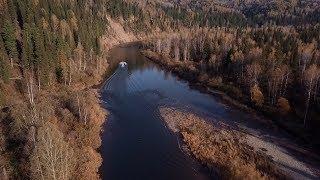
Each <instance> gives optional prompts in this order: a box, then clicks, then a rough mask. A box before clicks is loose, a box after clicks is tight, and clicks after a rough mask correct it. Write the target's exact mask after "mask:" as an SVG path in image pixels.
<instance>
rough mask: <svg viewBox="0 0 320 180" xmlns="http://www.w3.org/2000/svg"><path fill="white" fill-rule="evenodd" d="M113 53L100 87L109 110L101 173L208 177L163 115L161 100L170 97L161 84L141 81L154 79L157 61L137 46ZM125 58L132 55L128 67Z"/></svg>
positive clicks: (127, 177) (166, 179)
mask: <svg viewBox="0 0 320 180" xmlns="http://www.w3.org/2000/svg"><path fill="white" fill-rule="evenodd" d="M110 58H111V68H112V69H113V70H114V73H113V74H112V75H111V76H110V78H109V79H108V81H106V82H105V84H104V85H103V87H102V88H101V98H102V101H103V102H104V105H105V107H106V108H107V109H108V110H109V111H110V113H111V116H110V117H109V119H108V120H107V123H106V125H105V126H106V127H105V128H104V133H103V136H102V147H101V152H102V157H103V165H102V167H101V173H102V176H103V179H112V180H131V179H139V180H140V179H141V180H144V179H147V180H148V179H163V180H170V179H186V180H188V179H209V178H208V177H207V174H206V173H204V172H203V169H202V167H201V166H200V164H198V163H197V162H195V161H194V160H192V159H191V158H190V157H189V156H187V155H185V154H184V153H183V152H182V151H181V149H180V147H179V144H178V142H177V139H176V136H175V135H173V134H172V133H171V132H170V131H169V130H168V129H167V128H166V127H165V125H164V122H163V121H162V120H161V117H160V114H159V112H158V105H159V102H160V101H162V100H163V99H165V98H166V97H165V95H164V94H162V91H161V89H158V88H153V87H152V86H145V85H144V84H142V83H144V81H143V79H140V78H141V75H142V77H147V78H150V79H149V81H154V82H155V83H156V81H157V79H154V78H153V76H154V74H152V73H150V72H153V71H154V70H155V66H154V65H153V64H151V63H148V62H147V61H146V60H145V59H144V57H142V56H141V55H140V54H139V53H138V51H137V49H136V47H129V48H128V47H125V48H117V49H115V50H114V52H112V53H111V57H110ZM122 60H126V61H128V66H127V67H125V68H121V67H118V62H119V61H122ZM156 72H157V73H161V72H160V71H156ZM144 73H146V74H144ZM148 75H150V76H148ZM159 75H160V76H161V77H162V78H163V80H165V76H163V74H159Z"/></svg>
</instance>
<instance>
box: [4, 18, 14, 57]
mask: <svg viewBox="0 0 320 180" xmlns="http://www.w3.org/2000/svg"><path fill="white" fill-rule="evenodd" d="M1 36H2V38H3V41H4V45H5V48H6V51H7V53H8V54H9V56H10V58H13V59H14V60H16V61H17V60H18V50H17V43H16V37H15V29H14V26H13V24H12V22H10V21H9V20H6V21H5V24H4V26H3V28H2V32H1Z"/></svg>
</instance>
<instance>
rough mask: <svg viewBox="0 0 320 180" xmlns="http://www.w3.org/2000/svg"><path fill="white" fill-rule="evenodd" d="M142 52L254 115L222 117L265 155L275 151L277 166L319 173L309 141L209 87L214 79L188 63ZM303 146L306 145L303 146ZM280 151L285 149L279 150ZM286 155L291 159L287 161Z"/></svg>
mask: <svg viewBox="0 0 320 180" xmlns="http://www.w3.org/2000/svg"><path fill="white" fill-rule="evenodd" d="M142 53H143V54H144V55H145V56H146V57H148V59H149V60H151V61H153V62H155V63H156V64H158V65H160V66H161V67H163V68H164V69H167V70H169V71H170V72H172V73H173V74H175V75H176V76H178V77H179V78H181V79H184V80H187V81H188V82H189V85H190V86H196V87H197V89H199V90H201V91H203V92H205V93H208V94H212V95H214V96H215V97H219V98H220V99H221V100H222V102H224V103H225V104H227V105H230V107H233V106H234V107H235V108H236V109H238V110H240V111H245V112H248V113H249V114H251V115H253V116H254V117H256V118H254V119H248V120H247V121H243V122H241V121H235V122H229V121H226V123H228V125H230V126H232V127H233V128H235V129H237V130H240V131H242V132H244V133H246V134H247V137H248V143H249V144H250V143H253V144H254V145H257V144H259V145H260V147H259V148H261V149H264V150H265V151H266V153H268V155H270V154H272V153H274V152H276V153H275V154H273V155H274V159H276V160H279V161H280V162H279V164H286V166H284V165H280V166H281V168H283V169H285V170H286V171H288V172H290V173H292V174H294V176H297V177H301V178H310V179H315V177H318V176H319V163H318V162H319V157H318V155H317V153H313V152H312V151H311V150H310V146H309V144H307V143H306V142H305V141H301V139H300V140H298V141H297V139H296V138H294V137H296V136H292V134H290V135H288V134H287V133H286V131H284V130H283V129H284V128H282V126H281V125H278V124H277V123H276V122H274V121H273V120H271V119H268V118H264V117H263V116H260V115H259V114H261V115H264V114H263V113H260V112H257V111H256V110H255V109H253V108H251V107H250V106H247V105H245V104H243V103H241V101H238V100H235V99H234V98H232V96H229V94H226V93H224V92H222V91H219V90H211V89H212V88H213V87H215V86H212V84H215V83H216V82H214V81H212V80H211V81H201V76H200V75H199V74H198V73H197V72H196V71H195V68H194V67H193V64H192V63H190V62H179V61H173V60H170V59H168V58H166V57H162V56H159V55H157V54H156V53H153V52H151V51H143V52H142ZM214 89H216V88H214ZM219 121H220V120H219ZM223 121H224V120H222V122H223ZM250 126H251V128H250ZM249 135H253V136H249ZM250 140H251V141H250ZM301 144H302V145H301ZM306 146H308V147H307V148H304V147H306ZM259 148H258V149H259ZM281 152H286V153H284V154H283V153H281ZM279 153H280V154H282V155H281V156H279V157H278V155H277V154H279ZM301 157H304V158H301ZM288 159H290V160H293V161H292V162H291V163H289V164H288V163H287V162H289V161H287V160H288ZM314 174H315V175H314Z"/></svg>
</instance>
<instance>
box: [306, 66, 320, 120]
mask: <svg viewBox="0 0 320 180" xmlns="http://www.w3.org/2000/svg"><path fill="white" fill-rule="evenodd" d="M319 78H320V69H319V67H318V66H317V65H315V64H313V65H311V66H310V67H309V68H308V69H307V70H306V72H305V73H304V76H303V80H304V86H305V91H306V110H305V113H304V120H303V124H304V125H306V121H307V115H308V110H309V106H310V99H311V96H312V95H316V93H317V85H318V83H319Z"/></svg>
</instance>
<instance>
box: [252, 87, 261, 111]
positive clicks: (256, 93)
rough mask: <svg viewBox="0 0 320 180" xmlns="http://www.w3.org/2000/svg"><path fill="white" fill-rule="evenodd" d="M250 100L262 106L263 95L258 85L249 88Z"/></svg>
mask: <svg viewBox="0 0 320 180" xmlns="http://www.w3.org/2000/svg"><path fill="white" fill-rule="evenodd" d="M250 93H251V101H252V102H253V103H254V104H255V105H256V106H262V105H263V103H264V97H263V94H262V92H261V91H260V88H259V86H258V85H254V86H253V87H252V88H251V90H250Z"/></svg>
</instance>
